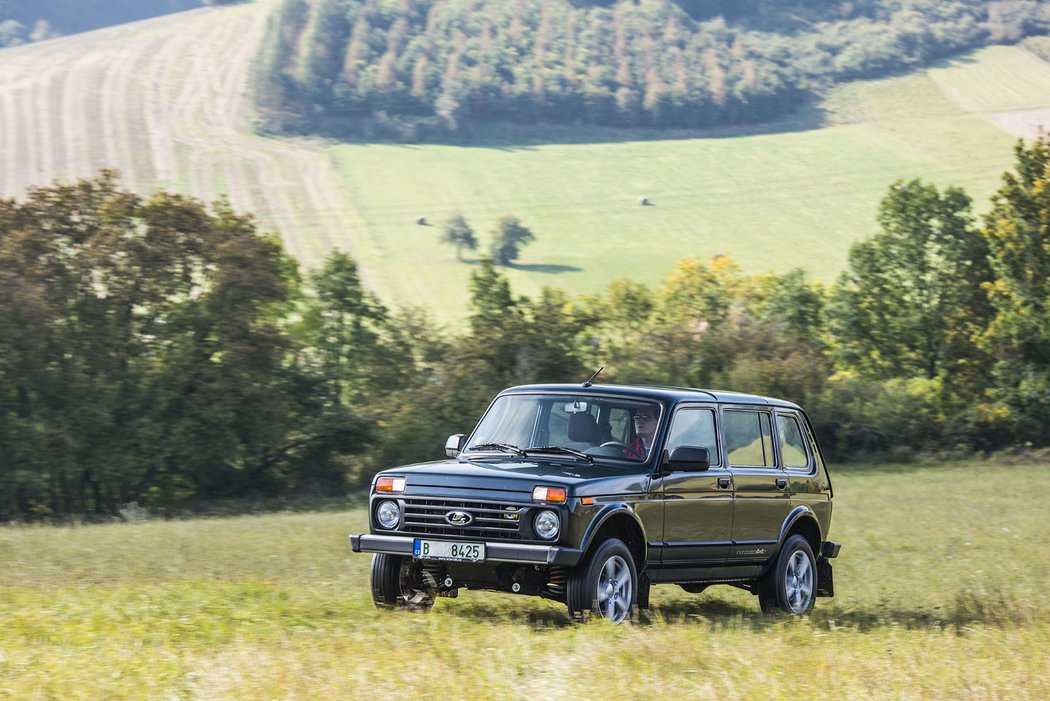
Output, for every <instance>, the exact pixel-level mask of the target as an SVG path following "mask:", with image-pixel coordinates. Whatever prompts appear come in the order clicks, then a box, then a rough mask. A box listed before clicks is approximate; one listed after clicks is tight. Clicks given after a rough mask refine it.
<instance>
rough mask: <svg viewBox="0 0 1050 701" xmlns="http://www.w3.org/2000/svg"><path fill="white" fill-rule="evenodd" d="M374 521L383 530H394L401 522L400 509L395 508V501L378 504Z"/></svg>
mask: <svg viewBox="0 0 1050 701" xmlns="http://www.w3.org/2000/svg"><path fill="white" fill-rule="evenodd" d="M376 520H377V521H379V525H380V526H382V527H383V528H394V527H395V526H397V522H398V521H400V520H401V509H399V508H397V502H396V501H384V502H380V504H379V508H378V509H376Z"/></svg>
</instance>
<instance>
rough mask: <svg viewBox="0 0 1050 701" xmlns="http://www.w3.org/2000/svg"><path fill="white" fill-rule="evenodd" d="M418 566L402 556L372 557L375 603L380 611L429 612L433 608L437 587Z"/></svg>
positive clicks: (373, 598) (379, 554)
mask: <svg viewBox="0 0 1050 701" xmlns="http://www.w3.org/2000/svg"><path fill="white" fill-rule="evenodd" d="M428 575H429V573H427V572H424V571H422V568H421V567H420V566H419V565H418V563H415V562H413V560H412V558H410V557H405V556H402V555H388V554H386V553H376V554H375V555H373V556H372V601H373V602H374V603H375V605H376V606H378V607H380V608H411V609H416V610H427V609H429V608H430V607H431V606H433V605H434V586H433V582H431V581H430V580H431V579H432V578H431V577H429V576H428Z"/></svg>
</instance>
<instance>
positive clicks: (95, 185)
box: [0, 138, 1050, 520]
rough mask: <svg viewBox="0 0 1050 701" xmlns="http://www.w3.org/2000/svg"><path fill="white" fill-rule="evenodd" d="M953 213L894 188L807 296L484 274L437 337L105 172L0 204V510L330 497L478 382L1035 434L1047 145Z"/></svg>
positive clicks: (928, 442)
mask: <svg viewBox="0 0 1050 701" xmlns="http://www.w3.org/2000/svg"><path fill="white" fill-rule="evenodd" d="M992 202H993V205H992V208H991V210H990V211H989V212H988V213H987V214H986V215H985V216H984V217H983V220H981V221H978V219H977V218H976V217H975V216H974V214H973V212H972V208H971V202H970V199H969V197H968V196H967V195H966V194H965V193H964V192H963V191H961V190H959V189H956V188H950V187H949V188H946V189H943V190H941V189H938V188H937V187H935V186H933V185H929V184H925V183H922V182H920V181H911V182H898V183H895V184H893V185H892V186H891V187H890V188H889V190H888V191H887V193H886V195H885V197H884V198H883V200H882V202H881V205H880V208H879V212H878V226H879V229H878V232H877V233H876V234H874V235H872V236H871V237H869V238H867V239H864V240H861V241H859V242H858V243H856V244H855V245H854V246H853V247H852V248H851V250H850V253H849V264H848V267H847V268H846V270H845V271H844V272H843V273H842V275H841V277H840V278H839V280H838V281H837V282H836V283H835V284H833V285H830V286H826V285H821V284H818V283H815V282H813V281H810V280H808V279H807V278H806V275H805V273H804V272H803V271H801V270H793V271H789V272H786V273H783V274H772V273H770V274H761V275H749V274H745V273H744V272H743V271H742V270H741V269H740V268H739V266H737V265H736V264H735V263H733V262H732V261H731V260H729V259H727V258H725V257H718V258H715V259H713V260H710V261H702V260H698V259H688V260H682V261H680V262H679V263H678V264H676V265H675V266H674V268H673V269H672V270H670V271H669V272H668V274H667V276H666V278H665V279H664V281H663V282H662V283H661V284H659V285H657V286H655V287H650V286H647V285H644V284H641V283H638V282H635V281H632V280H629V279H618V280H615V281H613V282H611V283H610V284H609V285H608V286H607V287H606V288H605V289H604V290H602V291H601V292H599V293H595V294H591V295H583V296H580V297H576V298H571V297H570V296H569V295H567V294H566V293H565V292H564V291H562V290H558V289H552V288H546V289H544V290H543V291H542V292H541V293H540V294H539V295H538V296H536V297H534V298H527V297H523V296H519V295H516V294H514V292H513V291H512V290H511V288H510V285H509V283H508V281H507V279H506V277H505V276H504V275H503V274H502V272H501V271H500V269H499V268H498V267H497V266H496V265H495V264H494V262H493V261H492V260H491V259H487V258H486V259H485V260H484V261H483V262H482V264H481V265H480V266H478V268H477V269H476V270H475V271H474V272H473V273H472V274H471V276H470V301H469V307H468V309H467V318H466V323H465V324H462V325H460V326H458V327H457V329H456V331H455V332H454V333H450V332H448V331H445V330H442V329H441V328H438V327H437V326H436V325H435V324H434V322H433V321H432V320H430V319H429V318H428V317H427V315H426V313H425V311H424V310H420V309H412V308H409V309H391V308H388V307H386V306H385V305H383V304H382V303H381V302H380V300H378V299H377V298H376V297H375V296H374V295H373V294H372V293H370V292H369V291H368V290H367V289H366V288H365V286H364V285H363V284H362V282H361V277H360V274H359V271H358V268H357V266H356V264H355V263H354V261H353V260H352V259H351V258H350V257H348V256H347V255H346V254H344V253H340V252H335V253H332V254H331V255H330V256H329V257H328V258H327V259H325V261H324V263H323V264H322V265H321V266H320V267H319V268H318V269H317V270H314V271H312V272H310V273H308V274H306V275H302V274H300V272H299V269H298V266H297V265H296V263H295V262H294V261H293V260H292V259H290V258H289V257H288V256H287V255H286V253H285V252H284V251H283V249H282V247H281V244H280V242H279V239H278V238H277V237H276V236H275V235H273V234H267V233H261V232H259V231H258V227H257V225H256V224H255V222H254V221H253V220H252V219H251V218H250V217H247V216H244V215H240V214H237V213H235V212H234V211H232V210H231V208H230V207H229V205H228V204H226V203H224V202H219V203H216V204H215V205H212V206H211V207H210V208H209V207H206V206H205V205H203V204H202V203H200V202H198V201H196V200H193V199H190V198H186V197H183V196H180V195H175V194H171V193H166V192H160V193H157V194H155V195H153V196H152V197H149V198H147V199H143V198H141V197H139V196H137V195H134V194H132V193H130V192H127V191H125V190H122V189H121V188H120V187H119V185H118V182H117V178H116V175H115V174H114V173H110V172H103V173H101V174H100V175H99V176H98V177H96V178H93V179H90V180H83V181H80V182H77V183H74V184H69V185H54V186H51V187H46V188H39V189H34V190H31V191H29V193H28V194H27V196H26V198H25V199H24V201H21V202H18V201H14V200H0V520H8V519H12V518H21V519H33V518H58V517H62V516H66V515H70V514H88V515H94V516H99V517H109V516H112V515H114V514H119V513H120V512H121V509H122V508H123V507H124V505H126V504H129V503H137V504H139V505H142V506H146V507H148V508H151V509H156V510H166V509H172V510H181V509H192V508H194V505H195V504H199V503H201V502H202V501H205V502H207V501H215V500H222V499H231V498H237V499H243V498H248V497H250V498H266V497H282V496H287V495H313V496H321V495H333V494H343V493H345V492H346V491H347V490H350V489H354V488H356V487H360V486H362V485H364V484H367V482H368V480H369V479H370V477H371V475H372V474H373V473H374V471H375V470H377V469H381V468H384V467H389V466H391V465H396V464H402V463H406V462H411V461H419V460H426V459H433V458H436V457H440V456H441V454H442V452H441V449H442V446H443V444H444V439H445V438H446V437H447V436H448V435H449V434H451V433H457V432H466V431H469V430H470V428H471V427H472V426H473V424H474V422H475V421H476V420H477V419H478V417H479V416H480V414H481V412H482V411H483V410H484V408H485V406H486V405H487V403H488V402H489V401H490V400H491V398H492V396H493V395H494V394H495V393H496V392H497V391H499V390H500V389H502V388H504V387H506V386H509V385H513V384H519V383H528V382H557V381H563V382H580V381H582V380H583V379H584V378H586V377H587V376H589V375H590V374H591V373H592V372H593V371H594V370H595V369H596V368H598V367H599V366H602V365H604V366H605V367H606V371H605V373H604V374H603V375H602V378H601V379H602V380H604V381H607V382H613V381H615V382H626V383H655V384H664V385H682V386H694V387H709V388H722V389H732V390H738V391H744V392H755V393H760V394H768V395H773V396H780V397H784V398H787V399H790V400H793V401H797V402H798V403H800V404H801V405H802V406H803V407H805V408H806V409H807V410H808V411H809V413H810V415H811V417H812V418H813V420H814V423H815V427H816V430H817V432H818V434H819V436H820V439H821V442H822V446H823V447H824V449H825V451H826V452H827V454H828V456H829V457H830V458H832V459H836V460H842V459H850V458H858V457H864V456H867V457H871V456H887V455H888V456H890V457H892V458H894V459H904V458H906V457H908V456H909V455H912V454H914V453H915V452H917V451H946V450H947V451H967V452H972V451H992V450H997V449H1002V448H1006V447H1010V446H1015V445H1021V444H1030V445H1047V444H1048V443H1050V434H1048V433H1047V431H1046V426H1047V425H1050V138H1044V139H1042V140H1038V141H1036V142H1033V143H1030V144H1028V145H1025V144H1023V143H1021V144H1019V145H1018V146H1017V149H1016V164H1015V168H1014V170H1012V171H1011V172H1009V173H1006V174H1004V176H1003V180H1002V185H1001V187H1000V189H999V190H998V192H997V193H996V194H995V195H994V197H993V200H992Z"/></svg>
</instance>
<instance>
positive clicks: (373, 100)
mask: <svg viewBox="0 0 1050 701" xmlns="http://www.w3.org/2000/svg"><path fill="white" fill-rule="evenodd" d="M1048 29H1050V3H1047V2H1045V1H1044V0H1034V1H1030V2H1024V3H1018V2H1001V1H998V0H997V1H993V2H977V1H974V0H907V1H904V0H865V1H864V2H838V1H837V0H808V1H806V2H803V1H801V0H779V1H778V2H775V3H773V2H762V1H758V0H736V1H734V2H722V1H721V0H645V1H644V2H637V1H636V0H572V1H570V0H515V2H502V1H497V0H405V1H403V2H400V3H390V2H383V1H382V0H309V1H308V0H282V3H281V8H280V11H279V13H278V14H277V16H276V21H275V22H274V23H273V24H272V25H271V26H270V28H269V31H268V32H267V38H266V41H265V42H264V44H263V47H262V50H261V52H260V55H259V57H260V58H259V76H260V83H259V85H260V90H259V95H258V97H259V104H260V107H261V109H262V113H263V115H264V117H265V119H266V122H267V124H268V125H270V126H272V127H273V128H275V129H277V130H281V131H288V132H293V133H304V132H312V133H322V134H330V135H334V136H338V137H341V138H346V137H360V138H366V139H372V138H375V137H376V136H380V137H383V138H393V139H396V140H399V141H407V142H416V141H420V140H426V141H433V140H443V141H444V140H448V139H449V138H450V137H454V136H455V135H457V134H460V133H462V132H463V131H464V130H466V129H468V128H469V127H470V126H472V125H478V124H491V123H492V122H493V121H494V120H500V121H509V122H514V123H520V124H534V123H537V122H540V123H545V124H560V125H572V124H591V125H609V126H619V127H638V126H642V127H650V128H652V127H660V128H678V129H696V128H704V127H711V126H716V125H737V126H739V125H741V124H749V123H766V122H770V121H772V120H775V119H779V118H783V117H785V116H786V115H789V114H791V113H792V112H794V111H795V110H797V109H799V108H800V107H802V106H804V105H806V104H808V103H809V102H811V101H812V100H813V99H814V97H815V96H818V95H822V94H824V93H825V92H826V90H827V89H829V88H830V87H832V86H835V85H838V84H841V83H843V82H845V81H849V80H855V79H858V78H874V77H880V76H885V75H889V74H892V73H894V72H901V71H906V70H914V69H916V68H919V67H923V66H927V65H929V64H930V63H931V62H932V61H934V60H936V59H938V58H942V57H945V56H948V55H951V54H955V53H959V52H961V51H965V50H969V49H973V48H976V47H980V46H984V45H987V44H991V43H1002V42H1015V41H1017V40H1018V39H1020V38H1022V37H1024V36H1026V35H1036V34H1043V33H1046V32H1047V30H1048Z"/></svg>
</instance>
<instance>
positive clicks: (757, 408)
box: [719, 404, 784, 472]
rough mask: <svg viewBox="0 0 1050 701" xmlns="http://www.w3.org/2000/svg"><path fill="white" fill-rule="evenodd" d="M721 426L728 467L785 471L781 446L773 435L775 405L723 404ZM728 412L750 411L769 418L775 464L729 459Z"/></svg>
mask: <svg viewBox="0 0 1050 701" xmlns="http://www.w3.org/2000/svg"><path fill="white" fill-rule="evenodd" d="M720 408H721V417H720V418H721V419H722V421H721V426H719V430H720V431H721V432H722V434H723V435H722V444H723V445H724V446H725V465H726V469H730V470H732V469H740V470H775V471H777V472H783V471H784V468H783V466H782V464H781V460H780V450H779V448H780V446H779V443H778V441H777V440H776V438H774V436H773V407H772V406H768V405H765V406H763V405H755V404H743V405H741V404H729V405H721V406H720ZM728 412H748V413H752V414H765V415H766V418H767V419H768V420H769V443H770V450H771V452H772V458H773V464H772V465H737V464H734V463H732V462H730V460H729V441H728V440H727V439H726V438H725V428H726V425H725V415H726V413H728Z"/></svg>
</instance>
